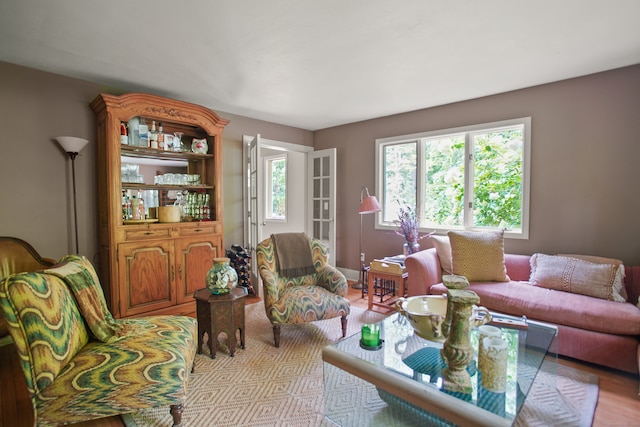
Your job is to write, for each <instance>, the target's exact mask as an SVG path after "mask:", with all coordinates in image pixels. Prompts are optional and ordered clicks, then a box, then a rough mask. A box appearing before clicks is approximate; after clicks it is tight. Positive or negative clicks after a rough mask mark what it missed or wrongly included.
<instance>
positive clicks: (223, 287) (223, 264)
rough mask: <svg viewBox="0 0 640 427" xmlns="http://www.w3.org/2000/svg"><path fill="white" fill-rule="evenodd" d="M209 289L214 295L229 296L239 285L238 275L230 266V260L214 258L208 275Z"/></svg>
mask: <svg viewBox="0 0 640 427" xmlns="http://www.w3.org/2000/svg"><path fill="white" fill-rule="evenodd" d="M206 284H207V289H209V291H210V292H211V293H212V294H214V295H222V294H228V293H229V292H230V291H231V289H233V288H235V287H236V286H237V285H238V274H237V273H236V270H234V269H233V267H231V265H229V258H214V259H213V266H212V267H211V269H210V270H209V272H208V273H207V280H206Z"/></svg>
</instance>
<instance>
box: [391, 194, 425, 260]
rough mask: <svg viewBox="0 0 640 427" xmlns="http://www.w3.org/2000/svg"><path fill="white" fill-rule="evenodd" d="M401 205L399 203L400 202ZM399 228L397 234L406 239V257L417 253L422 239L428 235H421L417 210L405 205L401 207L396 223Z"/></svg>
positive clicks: (404, 247) (404, 246) (404, 249)
mask: <svg viewBox="0 0 640 427" xmlns="http://www.w3.org/2000/svg"><path fill="white" fill-rule="evenodd" d="M398 203H399V202H398ZM394 222H395V223H396V225H397V226H398V228H397V229H396V234H397V235H399V236H402V237H404V240H405V243H404V245H403V253H404V255H405V256H407V255H411V254H413V253H416V252H418V251H419V250H420V243H419V241H420V239H422V238H424V237H425V236H426V234H423V235H421V234H420V221H419V220H418V216H417V214H416V211H415V209H413V208H412V207H411V206H409V205H407V204H405V205H404V206H403V205H400V209H399V210H398V219H397V220H396V221H394Z"/></svg>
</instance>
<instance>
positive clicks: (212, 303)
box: [193, 288, 247, 359]
mask: <svg viewBox="0 0 640 427" xmlns="http://www.w3.org/2000/svg"><path fill="white" fill-rule="evenodd" d="M245 296H247V293H246V290H245V289H244V288H235V289H233V290H232V291H231V292H229V293H228V294H224V295H213V294H212V293H211V292H210V291H209V289H207V288H204V289H200V290H198V291H196V293H195V294H194V295H193V297H194V298H195V299H196V313H197V318H198V354H202V342H203V338H204V333H205V332H206V333H207V334H208V335H209V350H210V352H211V358H212V359H215V358H216V346H217V344H218V335H220V333H221V332H224V333H225V334H227V337H228V343H229V344H228V345H229V352H230V353H231V357H233V356H234V354H235V352H236V345H237V337H236V331H237V330H238V329H239V330H240V348H242V349H244V348H245V347H244V332H245V329H244V297H245Z"/></svg>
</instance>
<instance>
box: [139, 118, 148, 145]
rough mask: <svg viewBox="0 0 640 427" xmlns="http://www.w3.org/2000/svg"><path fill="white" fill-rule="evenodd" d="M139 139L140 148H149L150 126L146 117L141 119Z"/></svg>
mask: <svg viewBox="0 0 640 427" xmlns="http://www.w3.org/2000/svg"><path fill="white" fill-rule="evenodd" d="M138 138H139V140H138V141H139V146H140V147H144V148H149V125H148V124H147V122H146V121H145V119H144V117H140V124H139V125H138Z"/></svg>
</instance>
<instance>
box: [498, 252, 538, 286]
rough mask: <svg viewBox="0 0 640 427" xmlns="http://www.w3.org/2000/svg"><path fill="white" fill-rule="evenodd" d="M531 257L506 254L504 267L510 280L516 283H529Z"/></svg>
mask: <svg viewBox="0 0 640 427" xmlns="http://www.w3.org/2000/svg"><path fill="white" fill-rule="evenodd" d="M530 259H531V257H530V256H529V255H517V254H504V265H505V267H506V268H507V274H508V275H509V278H510V279H511V280H513V281H514V282H527V281H529V277H530V276H531V264H530V262H529V260H530Z"/></svg>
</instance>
